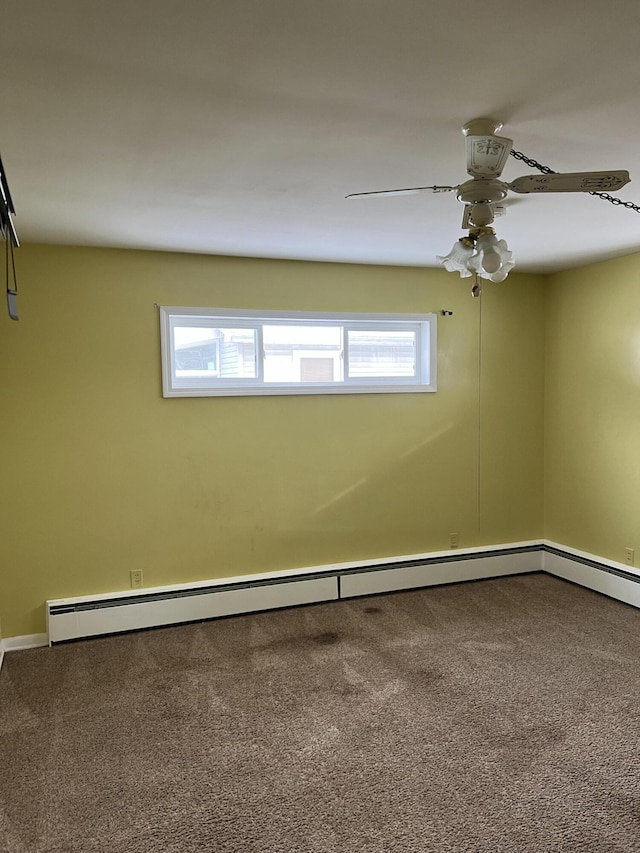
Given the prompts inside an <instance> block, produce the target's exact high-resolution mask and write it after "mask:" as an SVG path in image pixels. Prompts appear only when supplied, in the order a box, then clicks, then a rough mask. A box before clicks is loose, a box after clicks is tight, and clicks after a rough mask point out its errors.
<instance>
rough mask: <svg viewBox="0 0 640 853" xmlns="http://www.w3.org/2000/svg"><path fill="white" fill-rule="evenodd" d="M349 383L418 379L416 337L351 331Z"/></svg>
mask: <svg viewBox="0 0 640 853" xmlns="http://www.w3.org/2000/svg"><path fill="white" fill-rule="evenodd" d="M347 335H348V340H349V367H348V375H349V379H352V378H361V379H364V378H367V377H379V376H380V377H383V376H398V377H401V376H415V375H416V333H415V332H413V331H411V332H396V331H390V332H385V331H370V332H369V331H359V330H349V331H348V332H347Z"/></svg>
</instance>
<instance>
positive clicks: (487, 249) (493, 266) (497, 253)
mask: <svg viewBox="0 0 640 853" xmlns="http://www.w3.org/2000/svg"><path fill="white" fill-rule="evenodd" d="M438 261H440V263H441V264H442V265H443V266H444V268H445V269H446V270H447V271H448V272H457V273H460V277H461V278H467V277H468V276H470V275H476V276H479V277H480V278H486V279H489V281H494V282H500V281H504V280H505V279H506V277H507V276H508V275H509V273H510V272H511V270H512V269H513V268H514V266H515V264H514V261H513V252H511V251H510V250H509V247H508V246H507V243H506V240H499V239H498V238H497V237H496V235H495V233H494V231H493V229H491V228H483V229H482V230H480V233H478V230H476V231H470V232H469V236H468V237H461V238H460V239H459V240H457V241H456V243H455V244H454V246H453V249H452V250H451V252H450V253H449V254H448V255H445V256H444V257H442V256H438Z"/></svg>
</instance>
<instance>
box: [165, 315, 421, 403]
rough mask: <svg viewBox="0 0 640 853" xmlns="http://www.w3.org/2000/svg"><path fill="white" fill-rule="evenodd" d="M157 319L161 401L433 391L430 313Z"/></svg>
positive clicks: (184, 316)
mask: <svg viewBox="0 0 640 853" xmlns="http://www.w3.org/2000/svg"><path fill="white" fill-rule="evenodd" d="M160 314H161V336H162V368H163V389H164V396H165V397H179V396H216V395H239V394H309V393H312V394H335V393H391V392H398V391H404V392H407V391H414V392H415V391H435V365H436V350H435V333H436V323H435V315H433V314H411V315H406V314H403V315H386V314H320V313H309V314H300V313H298V312H266V311H263V312H255V313H254V312H250V311H240V310H238V311H230V310H228V309H225V310H221V309H205V308H161V312H160Z"/></svg>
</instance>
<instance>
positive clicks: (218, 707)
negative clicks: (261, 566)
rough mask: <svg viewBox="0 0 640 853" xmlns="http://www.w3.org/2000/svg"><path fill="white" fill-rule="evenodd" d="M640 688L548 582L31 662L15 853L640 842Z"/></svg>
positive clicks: (16, 687)
mask: <svg viewBox="0 0 640 853" xmlns="http://www.w3.org/2000/svg"><path fill="white" fill-rule="evenodd" d="M639 688H640V613H639V612H638V611H637V610H635V609H633V608H631V607H628V606H626V605H623V604H620V603H618V602H615V601H612V600H610V599H607V598H604V597H602V596H599V595H597V594H596V593H592V592H589V591H587V590H584V589H580V588H578V587H576V586H573V585H570V584H568V583H565V582H563V581H560V580H557V579H554V578H551V577H549V576H546V575H526V576H520V577H517V576H516V577H512V578H505V579H497V580H490V581H480V582H476V583H469V584H457V585H453V586H447V587H436V588H431V589H426V590H420V591H415V592H407V593H400V594H394V595H387V596H379V597H375V598H367V599H359V600H355V601H345V602H339V603H334V604H328V605H320V606H315V607H307V608H300V609H296V610H289V611H282V612H272V613H265V614H258V615H253V616H243V617H236V618H233V619H225V620H221V621H218V622H209V623H205V624H199V625H190V626H183V627H177V628H168V629H163V630H158V631H150V632H145V633H138V634H130V635H127V636H120V637H111V638H107V639H99V640H91V641H85V642H81V643H75V644H72V645H63V646H58V647H56V648H54V649H37V650H33V651H27V652H14V653H11V654H9V655H7V656H6V657H5V663H4V666H3V669H2V672H1V673H0V850H1V851H3V853H54V851H55V853H70V852H71V851H73V853H76V851H78V853H208V852H209V851H212V853H289V851H296V853H297V852H298V851H300V853H307V851H308V853H395V851H398V853H405V851H407V853H408V851H411V852H412V853H414V852H415V853H431V851H433V853H448V851H452V853H463V852H464V851H469V853H485V851H487V853H519V851H535V852H536V853H550V852H551V851H571V853H581V851H584V852H585V853H605V851H606V853H614V851H636V853H637V851H640V754H639V732H640V689H639Z"/></svg>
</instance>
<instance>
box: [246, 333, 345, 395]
mask: <svg viewBox="0 0 640 853" xmlns="http://www.w3.org/2000/svg"><path fill="white" fill-rule="evenodd" d="M262 333H263V343H264V381H265V382H340V381H342V328H341V327H340V326H308V325H307V326H303V325H299V326H297V325H295V324H291V325H286V326H276V325H264V326H263V327H262Z"/></svg>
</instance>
